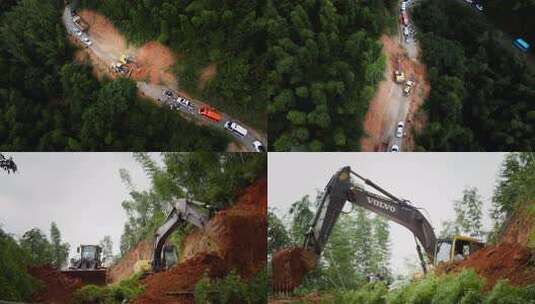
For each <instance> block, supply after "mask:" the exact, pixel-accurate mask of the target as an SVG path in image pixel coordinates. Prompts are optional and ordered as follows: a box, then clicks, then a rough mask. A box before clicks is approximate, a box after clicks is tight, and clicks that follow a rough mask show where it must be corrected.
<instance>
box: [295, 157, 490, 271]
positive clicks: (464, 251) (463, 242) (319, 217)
mask: <svg viewBox="0 0 535 304" xmlns="http://www.w3.org/2000/svg"><path fill="white" fill-rule="evenodd" d="M352 176H354V177H357V178H358V179H360V180H362V181H364V183H365V184H366V185H368V186H370V187H371V188H373V189H375V190H376V191H378V192H380V193H381V194H382V195H379V194H375V193H372V192H369V191H367V190H365V189H364V187H363V186H361V185H358V184H356V183H354V182H353V180H352ZM346 201H349V202H351V203H352V204H353V205H355V206H358V207H362V208H364V209H367V210H369V211H371V212H374V213H376V214H378V215H380V216H383V217H385V218H387V219H388V220H391V221H393V222H395V223H398V224H400V225H402V226H404V227H405V228H407V229H409V230H410V231H411V232H412V233H413V235H414V237H415V242H416V251H417V253H418V257H419V260H420V264H421V266H422V269H423V272H424V273H426V272H427V271H428V266H434V265H437V264H438V263H440V262H451V261H457V260H461V259H465V258H466V257H467V256H468V255H470V254H472V253H474V252H475V251H477V250H479V249H481V248H482V247H484V243H483V242H481V241H479V240H478V239H475V238H471V237H465V236H454V237H451V238H446V239H437V237H436V236H435V232H434V230H433V227H432V226H431V224H430V223H429V221H428V220H427V219H426V218H425V216H424V215H423V214H422V213H421V212H420V209H421V208H418V207H415V206H413V205H412V204H411V203H410V202H409V201H407V200H403V199H399V198H397V197H395V196H394V195H392V194H390V193H389V192H387V191H386V190H384V189H383V188H381V187H380V186H378V185H377V184H375V183H374V182H372V181H371V180H369V179H367V178H364V177H362V176H360V175H359V174H357V173H355V172H354V171H352V170H351V168H350V167H344V168H342V169H340V170H339V171H338V172H336V174H335V175H334V176H333V177H332V178H331V179H330V181H329V183H328V184H327V186H326V187H325V190H324V191H323V193H322V194H321V195H320V196H319V197H318V201H317V204H318V210H317V211H316V214H315V216H314V218H313V220H312V221H311V224H310V228H309V230H308V232H307V233H306V235H305V241H304V245H303V246H304V248H305V249H307V250H310V251H312V252H313V253H314V254H315V255H316V257H317V258H319V257H320V256H321V254H322V252H323V250H324V248H325V245H326V244H327V241H328V239H329V236H330V235H331V231H332V229H333V227H334V225H335V223H336V221H337V219H338V217H339V216H340V213H342V210H343V208H344V205H345V203H346ZM420 244H421V245H420ZM421 247H423V251H424V252H425V255H426V257H427V261H426V259H425V258H424V254H423V253H422V248H421Z"/></svg>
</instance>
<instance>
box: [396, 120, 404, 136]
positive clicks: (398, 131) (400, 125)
mask: <svg viewBox="0 0 535 304" xmlns="http://www.w3.org/2000/svg"><path fill="white" fill-rule="evenodd" d="M403 127H405V124H404V123H403V121H400V122H398V126H397V128H396V137H397V138H402V137H403Z"/></svg>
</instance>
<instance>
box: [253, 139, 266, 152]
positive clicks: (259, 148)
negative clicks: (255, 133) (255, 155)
mask: <svg viewBox="0 0 535 304" xmlns="http://www.w3.org/2000/svg"><path fill="white" fill-rule="evenodd" d="M253 147H254V149H255V150H256V152H266V149H265V148H264V145H262V143H261V142H260V141H259V140H255V141H254V142H253Z"/></svg>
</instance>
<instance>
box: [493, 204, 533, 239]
mask: <svg viewBox="0 0 535 304" xmlns="http://www.w3.org/2000/svg"><path fill="white" fill-rule="evenodd" d="M533 204H535V202H528V203H526V204H524V205H523V206H522V207H520V208H519V209H518V211H517V212H516V213H515V214H513V216H512V217H511V219H510V220H509V221H508V222H507V229H505V231H504V233H503V234H502V235H501V237H500V239H501V241H502V242H504V243H518V244H521V245H523V246H527V245H528V243H529V235H530V233H531V231H532V230H533V229H535V225H534V223H535V216H533V215H530V214H529V212H528V211H527V210H526V209H527V207H529V206H530V205H533Z"/></svg>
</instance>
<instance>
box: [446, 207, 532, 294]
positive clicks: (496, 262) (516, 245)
mask: <svg viewBox="0 0 535 304" xmlns="http://www.w3.org/2000/svg"><path fill="white" fill-rule="evenodd" d="M534 226H535V218H534V217H533V216H530V215H528V214H527V212H525V210H524V209H521V211H520V212H516V213H515V214H513V216H512V217H511V219H510V220H509V221H508V224H507V227H506V229H505V231H504V233H503V234H502V235H501V237H500V242H499V243H498V244H497V245H492V246H487V247H485V248H483V249H481V250H479V251H477V252H475V253H474V254H472V255H471V256H470V257H469V258H468V259H466V260H464V261H461V262H458V263H455V264H452V265H447V266H446V267H443V268H444V269H440V270H439V272H452V271H453V272H456V271H461V270H462V269H465V268H472V269H474V270H475V271H476V272H477V273H478V274H479V275H481V276H483V277H484V278H485V279H486V289H491V288H492V287H493V286H494V284H496V282H497V281H498V280H501V279H507V280H509V281H510V283H511V284H512V285H514V286H526V285H529V284H532V283H535V250H533V249H532V248H529V247H528V242H529V240H528V237H529V233H530V232H531V231H532V229H533V228H534Z"/></svg>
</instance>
